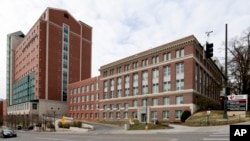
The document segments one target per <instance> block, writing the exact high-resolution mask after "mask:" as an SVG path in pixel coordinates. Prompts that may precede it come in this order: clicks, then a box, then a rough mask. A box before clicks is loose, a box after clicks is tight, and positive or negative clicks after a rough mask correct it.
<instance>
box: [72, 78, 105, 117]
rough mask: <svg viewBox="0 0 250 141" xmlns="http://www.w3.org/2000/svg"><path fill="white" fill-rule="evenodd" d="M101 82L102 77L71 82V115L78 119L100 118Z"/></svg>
mask: <svg viewBox="0 0 250 141" xmlns="http://www.w3.org/2000/svg"><path fill="white" fill-rule="evenodd" d="M99 82H100V77H93V78H89V79H85V80H83V81H79V82H75V83H71V84H69V93H68V116H69V117H72V118H74V119H78V120H92V121H93V120H99V93H100V89H99Z"/></svg>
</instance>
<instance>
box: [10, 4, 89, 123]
mask: <svg viewBox="0 0 250 141" xmlns="http://www.w3.org/2000/svg"><path fill="white" fill-rule="evenodd" d="M91 44H92V27H90V26H89V25H87V24H85V23H83V22H81V21H77V20H76V19H75V18H74V17H73V16H72V15H71V14H70V13H69V12H67V11H66V10H62V9H55V8H47V9H46V10H45V12H44V13H42V15H41V16H40V17H39V19H38V20H37V21H36V22H35V24H34V25H33V26H32V28H31V29H30V30H29V31H28V33H27V34H26V35H24V34H23V33H22V32H21V31H18V32H15V33H11V34H8V36H7V86H6V89H7V90H6V91H7V93H6V101H7V114H8V116H10V117H9V118H10V119H14V120H15V122H12V123H14V124H15V125H14V126H16V124H19V123H21V122H22V123H26V124H28V122H29V121H33V122H39V120H40V117H41V115H44V114H46V115H48V114H52V113H54V116H55V114H60V115H62V114H63V115H65V114H66V113H67V92H68V84H69V83H73V82H76V81H81V80H84V79H87V78H90V77H91V47H92V45H91ZM55 109H56V110H55ZM31 119H32V120H31ZM12 126H13V125H12Z"/></svg>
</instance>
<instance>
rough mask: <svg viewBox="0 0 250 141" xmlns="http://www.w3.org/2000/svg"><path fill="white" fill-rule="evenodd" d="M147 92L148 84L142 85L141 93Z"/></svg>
mask: <svg viewBox="0 0 250 141" xmlns="http://www.w3.org/2000/svg"><path fill="white" fill-rule="evenodd" d="M147 93H148V85H144V86H142V94H147Z"/></svg>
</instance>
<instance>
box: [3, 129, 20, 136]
mask: <svg viewBox="0 0 250 141" xmlns="http://www.w3.org/2000/svg"><path fill="white" fill-rule="evenodd" d="M0 137H1V138H10V137H17V133H16V131H14V130H12V129H3V130H1V133H0Z"/></svg>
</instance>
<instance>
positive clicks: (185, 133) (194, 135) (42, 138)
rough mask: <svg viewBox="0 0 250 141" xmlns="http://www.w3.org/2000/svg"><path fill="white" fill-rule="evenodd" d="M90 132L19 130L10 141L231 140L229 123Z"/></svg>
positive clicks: (103, 127) (99, 127) (103, 128)
mask: <svg viewBox="0 0 250 141" xmlns="http://www.w3.org/2000/svg"><path fill="white" fill-rule="evenodd" d="M95 127H96V128H97V129H96V130H93V131H88V132H34V131H18V137H17V138H9V139H8V141H27V140H30V141H82V140H84V141H111V140H116V141H229V125H226V126H216V127H212V126H210V127H183V126H178V125H175V128H174V129H167V130H149V131H126V130H124V129H121V128H117V127H115V126H107V125H95Z"/></svg>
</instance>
